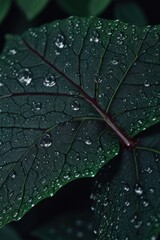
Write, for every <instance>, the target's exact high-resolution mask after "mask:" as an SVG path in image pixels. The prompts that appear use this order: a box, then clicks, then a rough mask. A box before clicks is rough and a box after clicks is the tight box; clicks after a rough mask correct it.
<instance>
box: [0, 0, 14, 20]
mask: <svg viewBox="0 0 160 240" xmlns="http://www.w3.org/2000/svg"><path fill="white" fill-rule="evenodd" d="M11 2H12V1H11V0H1V2H0V23H1V22H2V21H3V19H4V18H5V16H6V15H7V13H8V11H9V9H10V6H11Z"/></svg>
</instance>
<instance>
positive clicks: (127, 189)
mask: <svg viewBox="0 0 160 240" xmlns="http://www.w3.org/2000/svg"><path fill="white" fill-rule="evenodd" d="M129 190H130V187H129V185H128V184H127V183H126V184H125V185H124V191H125V192H128V191H129Z"/></svg>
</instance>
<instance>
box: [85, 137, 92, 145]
mask: <svg viewBox="0 0 160 240" xmlns="http://www.w3.org/2000/svg"><path fill="white" fill-rule="evenodd" d="M85 144H86V145H91V144H92V141H91V139H90V137H86V139H85Z"/></svg>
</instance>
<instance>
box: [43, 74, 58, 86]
mask: <svg viewBox="0 0 160 240" xmlns="http://www.w3.org/2000/svg"><path fill="white" fill-rule="evenodd" d="M55 79H56V78H55V76H54V75H52V74H48V75H47V76H46V77H45V79H44V82H43V84H44V85H45V86H46V87H54V86H55V85H56V81H55Z"/></svg>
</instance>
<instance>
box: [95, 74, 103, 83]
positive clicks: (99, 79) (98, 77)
mask: <svg viewBox="0 0 160 240" xmlns="http://www.w3.org/2000/svg"><path fill="white" fill-rule="evenodd" d="M94 81H95V83H101V82H102V77H101V75H99V73H96V74H95V79H94Z"/></svg>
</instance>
